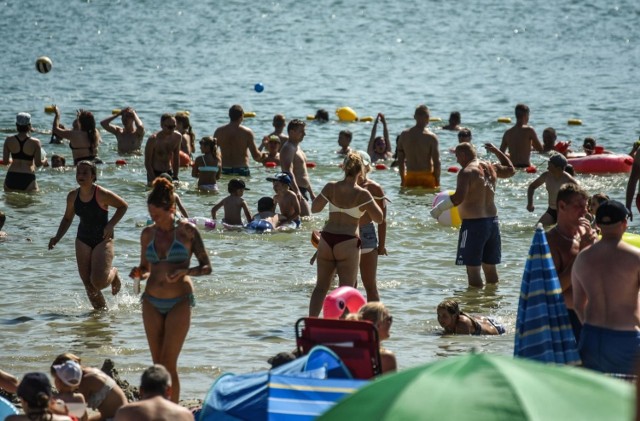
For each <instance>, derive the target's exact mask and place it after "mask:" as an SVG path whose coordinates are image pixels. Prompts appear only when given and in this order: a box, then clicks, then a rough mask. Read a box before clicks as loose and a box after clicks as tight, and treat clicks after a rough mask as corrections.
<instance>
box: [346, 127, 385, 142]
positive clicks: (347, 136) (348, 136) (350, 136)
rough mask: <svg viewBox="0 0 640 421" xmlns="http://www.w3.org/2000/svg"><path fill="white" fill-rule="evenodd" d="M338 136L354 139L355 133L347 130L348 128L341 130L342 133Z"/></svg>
mask: <svg viewBox="0 0 640 421" xmlns="http://www.w3.org/2000/svg"><path fill="white" fill-rule="evenodd" d="M338 136H345V137H346V138H347V139H349V140H352V139H353V133H351V130H346V129H345V130H340V133H339V134H338ZM383 140H384V139H383Z"/></svg>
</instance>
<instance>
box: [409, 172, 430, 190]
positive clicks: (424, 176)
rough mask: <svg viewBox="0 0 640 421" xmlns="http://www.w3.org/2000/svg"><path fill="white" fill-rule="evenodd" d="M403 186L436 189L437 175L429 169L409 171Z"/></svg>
mask: <svg viewBox="0 0 640 421" xmlns="http://www.w3.org/2000/svg"><path fill="white" fill-rule="evenodd" d="M402 187H425V188H427V189H434V188H436V187H438V184H437V183H436V177H435V176H434V175H433V173H432V172H429V171H407V173H406V174H405V176H404V183H403V184H402Z"/></svg>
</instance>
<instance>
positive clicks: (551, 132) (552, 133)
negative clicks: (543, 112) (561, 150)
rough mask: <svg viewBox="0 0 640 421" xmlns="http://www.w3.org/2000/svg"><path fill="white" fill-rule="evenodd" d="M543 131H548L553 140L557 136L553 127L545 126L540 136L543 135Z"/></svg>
mask: <svg viewBox="0 0 640 421" xmlns="http://www.w3.org/2000/svg"><path fill="white" fill-rule="evenodd" d="M545 133H549V134H550V135H551V136H553V139H554V140H555V139H556V138H557V137H558V136H557V135H556V129H554V128H553V127H547V128H546V129H544V130H543V131H542V136H543V137H544V134H545Z"/></svg>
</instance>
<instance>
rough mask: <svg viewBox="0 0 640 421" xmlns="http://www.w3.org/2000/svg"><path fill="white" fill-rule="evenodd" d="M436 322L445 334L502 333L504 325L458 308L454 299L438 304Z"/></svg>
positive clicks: (504, 330)
mask: <svg viewBox="0 0 640 421" xmlns="http://www.w3.org/2000/svg"><path fill="white" fill-rule="evenodd" d="M437 311H438V323H440V326H442V327H443V328H444V333H446V334H461V335H502V334H504V333H505V332H506V329H505V328H504V326H502V325H501V324H500V323H498V322H496V321H495V320H494V319H493V318H491V317H473V316H470V315H468V314H467V313H465V312H464V311H462V310H460V306H459V304H458V302H457V301H455V300H444V301H443V302H441V303H440V304H438V308H437Z"/></svg>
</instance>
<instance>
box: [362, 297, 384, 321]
mask: <svg viewBox="0 0 640 421" xmlns="http://www.w3.org/2000/svg"><path fill="white" fill-rule="evenodd" d="M388 315H389V310H388V309H387V308H386V307H385V305H384V304H382V303H381V302H380V301H372V302H370V303H367V304H365V305H363V306H362V307H360V310H358V319H359V320H368V321H370V322H371V323H373V324H376V323H380V322H382V321H383V320H384V319H385V317H387V316H388Z"/></svg>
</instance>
